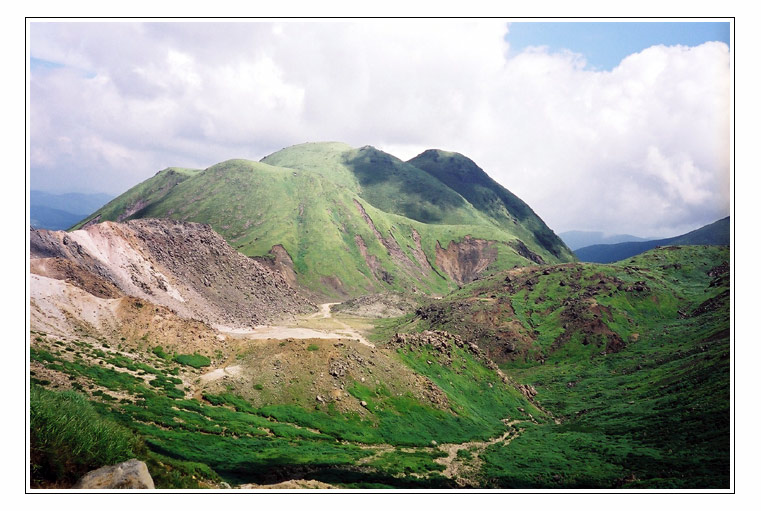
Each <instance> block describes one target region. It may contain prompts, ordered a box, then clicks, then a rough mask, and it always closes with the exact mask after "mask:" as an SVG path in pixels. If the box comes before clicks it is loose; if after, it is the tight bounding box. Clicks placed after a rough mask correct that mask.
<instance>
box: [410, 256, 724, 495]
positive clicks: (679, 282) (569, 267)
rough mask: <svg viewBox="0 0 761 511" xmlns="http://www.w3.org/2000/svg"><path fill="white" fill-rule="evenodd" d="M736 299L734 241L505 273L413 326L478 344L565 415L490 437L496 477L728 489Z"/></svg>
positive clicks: (511, 483) (491, 474) (554, 483)
mask: <svg viewBox="0 0 761 511" xmlns="http://www.w3.org/2000/svg"><path fill="white" fill-rule="evenodd" d="M729 297H730V289H729V250H728V248H726V247H707V246H685V247H668V248H663V249H658V250H653V251H650V252H647V253H645V254H642V255H639V256H637V257H636V258H632V259H629V260H626V261H622V262H620V263H618V264H614V265H599V264H587V263H581V264H579V263H576V264H566V265H558V266H550V267H545V268H538V269H525V270H524V269H518V270H513V271H509V272H504V273H499V274H495V275H494V276H492V277H487V278H484V279H482V280H480V281H478V282H475V283H473V284H470V285H469V286H467V287H465V288H463V289H461V290H459V291H457V292H455V293H453V294H452V295H450V296H448V297H446V298H445V299H443V300H440V301H437V302H435V303H432V304H431V305H429V306H427V307H422V308H421V309H419V310H418V311H417V313H416V315H415V317H414V318H413V319H412V321H410V322H409V323H407V324H406V325H404V326H403V329H405V330H424V329H430V328H434V329H445V330H448V331H451V332H453V333H459V334H461V335H462V336H463V337H464V338H466V339H468V340H471V341H474V342H476V343H477V344H478V345H479V346H481V348H482V349H484V350H486V351H487V353H489V354H490V356H492V358H495V359H497V360H500V361H501V367H502V369H503V371H505V372H506V373H507V374H509V375H511V376H512V377H513V378H515V379H516V380H517V381H518V382H520V383H522V384H525V385H531V386H532V387H534V388H535V390H536V392H537V393H536V396H535V398H534V399H535V401H536V402H537V403H539V404H540V405H541V406H543V407H544V408H545V409H546V410H548V411H549V412H551V413H552V414H553V415H554V416H555V417H556V418H557V419H558V421H559V424H544V425H540V426H536V427H530V428H527V429H526V431H525V432H524V433H523V434H522V435H521V436H520V437H518V438H516V439H515V440H514V441H513V442H512V443H511V444H510V445H509V446H504V445H494V446H491V447H489V448H488V449H487V450H486V452H485V453H484V456H482V458H483V459H484V461H485V464H484V465H483V468H482V476H483V477H484V479H485V480H488V481H490V484H491V485H494V486H497V487H515V488H526V487H608V488H610V487H642V488H727V487H728V486H729V474H730V472H729V461H730V431H729V425H730V417H729V410H730V358H729V357H730V330H729V327H730V308H729V307H730V303H729Z"/></svg>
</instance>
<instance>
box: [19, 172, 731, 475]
mask: <svg viewBox="0 0 761 511" xmlns="http://www.w3.org/2000/svg"><path fill="white" fill-rule="evenodd" d="M347 175H348V174H347ZM178 186H179V185H178ZM728 262H729V252H728V249H727V248H724V247H669V248H664V249H659V250H654V251H650V252H648V253H645V254H641V255H638V256H637V257H635V258H633V259H629V260H626V261H622V262H620V263H618V264H615V265H597V264H578V263H573V264H564V265H557V266H549V267H536V268H532V269H522V270H516V271H507V272H501V273H497V274H495V275H493V276H491V277H487V278H483V279H481V280H479V281H476V282H473V283H471V284H470V285H468V286H465V287H463V288H462V289H459V290H458V291H456V292H454V293H452V294H450V295H448V296H446V297H444V298H442V299H440V300H433V301H431V303H429V304H427V305H423V306H421V307H420V308H419V309H418V310H417V312H416V313H415V314H411V315H409V316H406V317H403V318H396V319H385V320H379V321H378V322H377V323H376V324H377V329H376V331H375V333H374V336H373V339H374V342H376V343H377V345H378V348H376V349H377V350H383V349H386V350H388V351H386V352H385V353H386V354H388V356H390V357H394V358H395V363H398V362H399V361H401V362H402V363H403V364H404V365H405V366H406V367H404V370H405V371H408V373H406V374H404V375H403V374H401V373H402V372H403V371H399V373H400V374H390V373H389V372H388V370H387V369H386V368H385V367H382V366H381V365H380V364H377V365H375V364H370V363H369V362H370V360H364V362H366V364H364V365H363V364H359V365H357V366H356V367H361V368H362V369H361V370H362V371H364V370H365V369H367V370H370V369H372V373H369V372H367V373H365V372H363V373H362V374H364V377H362V378H361V379H360V377H359V376H358V375H352V376H351V377H350V376H349V372H350V371H347V376H346V377H345V379H341V380H340V382H341V384H342V385H343V387H342V390H343V391H344V392H343V393H341V396H340V397H341V401H340V402H339V401H338V400H337V399H336V400H331V399H329V398H326V397H325V395H324V394H323V396H322V397H320V398H319V399H315V397H316V396H315V394H314V390H313V388H312V387H308V388H302V387H301V385H300V383H298V382H297V381H296V380H294V379H289V375H288V374H287V373H286V374H285V375H281V376H278V379H281V378H282V380H281V381H284V382H286V383H285V384H284V387H286V388H287V389H288V392H292V393H293V395H295V396H297V397H299V398H303V397H304V396H307V397H308V399H306V400H305V399H300V400H299V399H297V400H295V401H291V403H293V402H297V403H302V404H301V405H297V404H285V402H284V401H278V400H276V399H271V398H272V388H273V384H272V383H271V380H269V378H268V377H265V376H264V375H262V376H261V377H258V376H257V377H256V379H254V381H253V382H252V381H250V380H249V381H248V383H246V385H245V388H244V387H243V386H239V387H235V386H234V385H232V384H227V383H221V384H220V385H219V386H218V387H214V388H215V389H216V390H215V392H208V391H207V392H206V393H204V394H203V395H202V396H201V395H200V393H198V392H195V391H193V392H191V387H190V385H192V384H193V383H192V382H196V383H197V382H198V371H195V370H193V368H195V369H199V368H203V367H207V366H208V365H210V362H211V361H210V359H209V358H208V357H205V356H203V355H201V354H199V353H197V352H196V353H194V354H192V355H188V354H178V355H172V356H170V355H169V354H168V353H166V352H165V351H164V349H163V348H161V347H159V346H156V347H154V348H150V347H148V348H143V351H142V352H141V353H139V354H138V355H135V354H128V353H125V352H124V351H122V349H121V348H118V349H113V348H112V349H109V350H108V351H106V350H103V349H100V346H102V345H103V344H104V339H102V338H99V339H98V340H97V341H96V344H94V345H93V344H89V343H88V342H86V341H87V339H86V338H85V339H79V340H73V341H72V340H68V341H65V340H60V339H55V338H51V337H53V336H42V335H39V334H37V333H33V338H34V342H33V347H32V348H31V349H30V359H31V361H32V363H33V365H34V368H35V370H34V372H33V373H32V374H31V375H30V377H31V378H32V381H33V387H32V414H33V417H32V428H31V433H32V440H33V444H32V447H33V451H32V452H33V467H32V469H33V479H34V481H36V483H35V484H38V485H43V486H44V485H46V484H59V483H57V481H60V484H66V483H70V482H73V481H71V479H72V478H74V479H76V477H78V475H81V473H82V472H83V471H86V470H89V469H91V468H95V467H96V466H100V465H103V464H107V463H115V462H117V461H121V458H122V457H127V458H129V457H140V458H141V459H145V460H146V462H147V463H148V464H149V467H150V469H151V473H152V474H153V476H154V480H155V481H156V483H157V485H159V486H162V487H196V486H199V485H200V486H203V485H206V484H216V482H219V481H220V480H225V481H227V482H228V483H230V484H233V485H234V484H240V483H261V484H264V483H274V482H279V481H282V480H286V479H292V478H307V479H316V480H319V481H323V482H326V483H331V484H336V485H339V486H342V487H349V488H386V487H392V488H447V487H453V486H455V481H454V480H453V479H452V480H450V479H446V478H445V477H444V473H445V471H444V468H445V466H444V463H448V461H447V459H446V458H447V455H446V453H455V455H454V457H455V461H456V462H457V463H456V464H455V465H453V466H457V465H459V466H461V467H464V468H463V470H466V471H468V472H467V474H465V475H466V476H467V480H469V481H474V482H475V483H477V484H479V485H480V486H483V487H494V488H684V489H691V488H726V487H728V485H729V474H730V472H729V463H730V451H729V445H730V442H729V441H730V432H729V424H730V422H729V421H730V417H729V403H730V395H729V390H730V389H729V384H730V375H729V368H730V360H729V353H730V352H729V349H730V347H729V264H728ZM425 330H449V331H451V332H452V333H456V334H458V335H459V336H461V338H462V340H463V341H464V342H460V340H457V341H455V337H454V336H445V335H439V334H431V333H430V332H429V333H424V334H421V335H417V336H411V335H408V336H406V337H405V336H399V337H397V338H392V334H394V333H396V332H423V331H425ZM442 339H444V340H443V341H442ZM64 341H65V342H64ZM109 342H110V340H109ZM469 342H475V343H476V344H477V345H478V346H479V348H480V350H479V349H475V348H474V347H471V346H469V345H468V343H469ZM111 345H112V346H113V345H114V343H111ZM507 345H509V349H508V346H507ZM96 346H97V347H96ZM273 346H274V344H273ZM280 347H281V348H282V347H285V346H284V345H283V346H280ZM318 347H319V350H317V351H316V348H318ZM328 349H329V348H328V347H327V345H323V344H317V343H315V344H308V343H306V342H305V343H303V344H300V345H299V347H298V349H296V350H294V354H298V356H299V357H304V359H308V360H315V359H316V358H319V357H321V356H324V355H327V353H326V352H327V350H328ZM341 349H346V350H348V348H347V347H342V348H341ZM322 350H325V351H322ZM310 352H311V353H310ZM223 354H224V355H226V356H228V357H230V356H231V355H232V354H231V353H229V352H228V353H223ZM237 354H238V355H240V354H241V353H240V352H237ZM253 354H254V352H253V351H252V352H245V356H244V357H243V359H244V360H246V357H251V356H253ZM485 355H488V356H489V357H490V358H491V359H492V360H498V361H499V367H500V369H501V372H502V374H500V373H499V372H497V371H496V370H495V367H494V365H492V364H491V363H490V362H488V361H487V359H486V358H485ZM363 356H364V355H363ZM215 357H216V358H220V359H221V358H224V357H219V355H218V354H217V353H215ZM328 358H329V356H326V360H327V359H328ZM376 362H377V360H376ZM56 372H57V373H60V375H63V376H64V377H63V378H60V377H58V378H52V377H50V376H48V375H50V374H51V373H56ZM315 373H316V371H315ZM370 374H372V376H370ZM315 378H317V376H315ZM397 378H398V379H401V378H406V380H405V382H407V383H409V382H413V383H412V384H414V387H413V386H408V387H400V386H399V382H398V380H396V379H397ZM307 379H309V380H310V382H311V378H310V377H308V376H307ZM61 381H67V382H68V383H67V385H71V386H72V388H75V389H78V391H79V392H72V391H66V392H55V391H53V390H49V389H54V388H56V386H58V385H63V384H61V383H60V382H61ZM336 381H337V382H338V381H339V380H336ZM53 382H56V383H53ZM43 383H47V385H46V388H44V389H43V388H42V387H41V386H40V385H42V384H43ZM185 385H188V387H185ZM208 388H212V387H207V389H208ZM404 388H408V389H412V390H413V391H407V392H405V391H404V390H400V389H404ZM532 390H535V391H536V394H535V396H533V397H532V399H529V398H527V397H526V396H527V395H532V394H531V392H530V391H532ZM238 392H240V394H238ZM346 393H348V395H347V394H346ZM241 394H245V396H244V395H241ZM289 395H290V394H289ZM191 396H194V398H191ZM421 396H425V398H422V397H421ZM318 397H319V396H318ZM323 398H324V399H323ZM249 399H250V400H249ZM268 399H269V401H268ZM347 401H350V402H351V403H353V407H346V406H344V405H345V403H346V402H347ZM254 403H257V404H256V405H255V404H254ZM304 403H306V404H304ZM360 403H361V404H360ZM347 410H354V411H347ZM66 417H81V418H83V420H84V421H85V422H86V423H87V424H86V425H84V424H79V423H78V422H71V421H69V420H68V419H65V418H66ZM69 422H71V425H70V424H69ZM88 428H89V429H88ZM104 437H106V438H108V439H109V444H108V445H105V444H104V443H103V441H102V439H103V438H104ZM112 437H113V438H114V439H116V440H114V441H113V442H111V438H112ZM125 459H126V458H125ZM106 460H108V461H106ZM114 460H115V461H114ZM450 468H451V467H450ZM64 473H65V474H68V475H66V476H63V475H62V474H64ZM446 473H448V472H446ZM461 475H462V474H461ZM66 478H69V479H68V480H67V479H66Z"/></svg>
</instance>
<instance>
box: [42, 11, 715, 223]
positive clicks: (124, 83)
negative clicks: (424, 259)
mask: <svg viewBox="0 0 761 511" xmlns="http://www.w3.org/2000/svg"><path fill="white" fill-rule="evenodd" d="M505 33H506V25H505V24H504V23H499V22H468V23H460V22H453V21H431V22H418V21H400V22H396V21H394V22H391V21H385V22H380V21H378V22H365V23H349V22H337V23H277V24H264V23H232V24H204V23H187V24H173V23H154V24H144V25H141V24H127V23H105V24H91V23H71V24H55V23H33V24H32V30H31V54H32V56H33V57H36V58H40V59H44V60H50V61H54V62H60V63H62V64H65V67H63V68H58V69H45V70H40V71H38V72H35V73H34V74H33V76H32V79H31V80H32V82H31V108H32V109H31V137H32V139H31V140H32V147H31V163H32V169H33V170H32V184H33V186H37V187H41V188H42V187H45V188H48V189H60V190H63V189H64V188H66V187H69V188H80V189H86V188H89V189H93V190H106V191H109V192H112V193H119V192H121V191H123V190H124V189H126V188H127V187H128V186H131V185H133V184H135V183H136V182H138V181H140V180H142V179H144V178H146V177H148V176H150V175H152V174H154V173H155V172H156V171H157V170H159V169H160V168H163V167H166V166H169V165H180V166H198V167H204V166H208V165H211V164H213V163H216V162H218V161H221V160H224V159H228V158H236V157H242V158H255V159H258V158H260V157H261V156H264V155H265V154H267V153H269V152H272V151H275V150H277V149H280V148H281V147H284V146H288V145H292V144H295V143H300V142H305V141H316V140H341V141H345V142H348V143H350V144H352V145H355V146H360V145H365V144H371V145H375V146H377V147H380V148H383V149H385V150H387V151H389V152H391V153H392V154H395V155H397V156H399V157H403V158H409V157H411V156H414V155H415V154H417V153H418V152H420V151H422V150H423V149H425V148H429V147H437V148H441V149H446V150H453V151H458V152H461V153H463V154H465V155H467V156H469V157H471V158H473V159H474V160H475V161H476V163H478V164H479V165H480V166H481V167H482V168H484V169H485V170H486V171H487V172H488V173H489V174H490V175H492V177H494V178H495V179H496V180H497V181H499V182H500V183H502V184H503V185H504V186H506V187H507V188H508V189H510V190H512V191H513V192H515V193H516V194H517V195H519V196H520V197H521V198H523V199H524V200H526V201H527V202H528V203H529V205H530V206H532V207H533V208H534V209H535V211H537V213H539V214H540V216H542V217H543V218H544V219H545V220H546V221H547V222H548V223H549V225H550V227H552V228H553V229H555V230H556V231H563V230H566V229H595V230H609V231H616V232H630V233H633V234H664V235H666V234H674V233H676V232H678V231H679V230H680V229H683V228H688V229H689V228H693V227H696V226H698V225H701V224H703V223H707V222H710V221H712V220H715V219H717V218H719V217H720V216H723V215H725V214H727V212H728V208H729V108H730V105H729V101H730V100H729V87H730V76H729V52H728V49H727V47H726V45H724V44H722V43H706V44H703V45H701V46H698V47H694V48H687V47H662V46H656V47H652V48H648V49H646V50H644V51H642V52H640V53H638V54H635V55H631V56H629V57H627V58H626V59H624V60H623V61H622V62H621V64H620V65H619V66H618V67H617V68H615V69H614V70H612V71H602V72H600V71H591V70H588V69H587V68H586V67H585V62H584V59H583V57H582V56H580V55H575V54H572V53H569V52H566V53H559V54H549V53H548V52H547V50H546V49H543V48H532V49H529V50H526V51H524V52H522V53H518V54H515V53H514V52H510V51H509V45H508V43H507V42H506V41H505V38H504V36H505ZM508 41H509V37H508ZM64 140H68V142H66V143H64Z"/></svg>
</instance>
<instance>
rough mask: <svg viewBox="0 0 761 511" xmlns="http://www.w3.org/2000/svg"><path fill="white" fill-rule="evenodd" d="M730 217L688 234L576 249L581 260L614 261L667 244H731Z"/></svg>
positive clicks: (594, 261)
mask: <svg viewBox="0 0 761 511" xmlns="http://www.w3.org/2000/svg"><path fill="white" fill-rule="evenodd" d="M729 229H730V224H729V217H726V218H722V219H721V220H717V221H716V222H714V223H712V224H708V225H704V226H703V227H701V228H699V229H695V230H694V231H690V232H688V233H687V234H682V235H680V236H675V237H673V238H665V239H660V240H648V241H637V242H625V243H615V244H612V245H590V246H588V247H583V248H580V249H578V250H576V251H575V253H576V255H577V256H578V258H579V259H580V260H581V261H587V262H593V263H612V262H615V261H621V260H622V259H626V258H627V257H633V256H635V255H637V254H641V253H642V252H645V251H646V250H650V249H652V248H655V247H663V246H667V245H724V246H729V238H730V232H729Z"/></svg>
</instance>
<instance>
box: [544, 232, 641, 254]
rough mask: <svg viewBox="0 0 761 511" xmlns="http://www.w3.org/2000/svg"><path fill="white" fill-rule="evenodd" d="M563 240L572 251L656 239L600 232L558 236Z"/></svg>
mask: <svg viewBox="0 0 761 511" xmlns="http://www.w3.org/2000/svg"><path fill="white" fill-rule="evenodd" d="M558 236H559V237H560V239H561V240H563V241H564V242H565V244H566V245H568V248H570V249H571V250H577V249H579V248H583V247H588V246H590V245H613V244H614V243H625V242H629V241H649V240H652V239H655V238H639V237H637V236H631V235H629V234H605V233H604V232H600V231H566V232H561V233H560V234H558Z"/></svg>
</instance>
